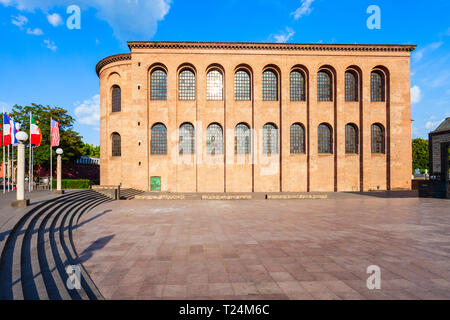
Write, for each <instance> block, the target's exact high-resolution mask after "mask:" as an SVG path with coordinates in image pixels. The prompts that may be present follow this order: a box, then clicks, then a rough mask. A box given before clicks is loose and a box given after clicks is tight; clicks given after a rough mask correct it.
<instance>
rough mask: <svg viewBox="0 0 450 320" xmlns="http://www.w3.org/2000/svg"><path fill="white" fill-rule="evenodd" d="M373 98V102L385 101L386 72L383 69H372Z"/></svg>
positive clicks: (371, 86) (371, 85)
mask: <svg viewBox="0 0 450 320" xmlns="http://www.w3.org/2000/svg"><path fill="white" fill-rule="evenodd" d="M370 89H371V95H370V96H371V99H372V101H373V102H380V101H384V95H385V93H384V74H383V73H382V72H381V71H372V73H371V75H370Z"/></svg>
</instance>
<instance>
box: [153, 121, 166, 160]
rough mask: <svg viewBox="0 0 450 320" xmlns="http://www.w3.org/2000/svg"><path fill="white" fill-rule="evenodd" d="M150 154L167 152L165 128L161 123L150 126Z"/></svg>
mask: <svg viewBox="0 0 450 320" xmlns="http://www.w3.org/2000/svg"><path fill="white" fill-rule="evenodd" d="M151 141H152V148H151V149H152V154H167V128H166V126H165V125H163V124H162V123H157V124H155V125H153V127H152V140H151Z"/></svg>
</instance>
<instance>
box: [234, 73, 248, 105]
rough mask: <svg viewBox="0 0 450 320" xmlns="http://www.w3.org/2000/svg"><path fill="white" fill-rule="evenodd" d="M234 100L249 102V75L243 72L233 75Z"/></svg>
mask: <svg viewBox="0 0 450 320" xmlns="http://www.w3.org/2000/svg"><path fill="white" fill-rule="evenodd" d="M234 99H235V100H238V101H239V100H251V89H250V75H249V73H248V72H247V71H245V70H238V71H236V73H235V74H234Z"/></svg>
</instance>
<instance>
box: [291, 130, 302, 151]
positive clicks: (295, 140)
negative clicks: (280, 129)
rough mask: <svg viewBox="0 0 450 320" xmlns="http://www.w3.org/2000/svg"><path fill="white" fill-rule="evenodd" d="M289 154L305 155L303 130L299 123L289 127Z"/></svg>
mask: <svg viewBox="0 0 450 320" xmlns="http://www.w3.org/2000/svg"><path fill="white" fill-rule="evenodd" d="M291 153H305V128H304V127H303V125H301V124H300V123H294V124H293V125H292V126H291Z"/></svg>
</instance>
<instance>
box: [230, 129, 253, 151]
mask: <svg viewBox="0 0 450 320" xmlns="http://www.w3.org/2000/svg"><path fill="white" fill-rule="evenodd" d="M250 146H251V143H250V128H249V127H248V125H246V124H245V123H239V124H238V125H237V126H236V128H235V129H234V153H235V154H250Z"/></svg>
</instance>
